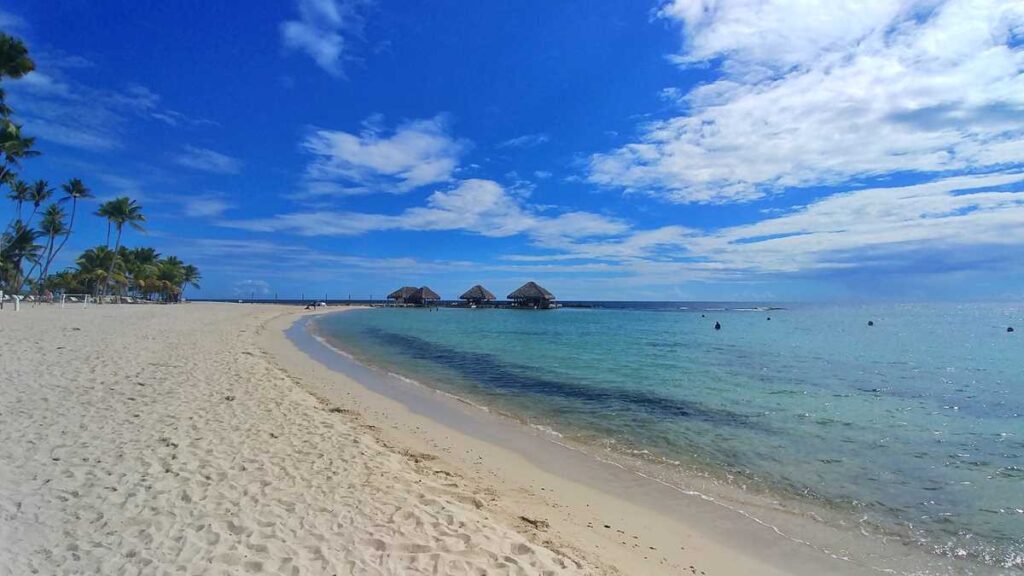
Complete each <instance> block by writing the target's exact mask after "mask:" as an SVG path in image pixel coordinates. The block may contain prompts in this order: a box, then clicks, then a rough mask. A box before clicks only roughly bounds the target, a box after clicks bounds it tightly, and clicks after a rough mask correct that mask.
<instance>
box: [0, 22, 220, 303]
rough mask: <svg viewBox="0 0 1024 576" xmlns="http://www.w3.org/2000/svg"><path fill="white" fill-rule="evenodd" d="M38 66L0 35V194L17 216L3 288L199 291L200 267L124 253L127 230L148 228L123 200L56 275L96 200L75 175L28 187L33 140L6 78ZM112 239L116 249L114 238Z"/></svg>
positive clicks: (10, 230) (113, 203) (6, 250)
mask: <svg viewBox="0 0 1024 576" xmlns="http://www.w3.org/2000/svg"><path fill="white" fill-rule="evenodd" d="M34 69H35V63H34V62H33V61H32V59H31V58H30V57H29V54H28V48H27V47H26V46H25V44H24V43H23V42H22V41H21V40H20V39H17V38H14V37H12V36H9V35H7V34H5V33H3V32H0V190H6V192H7V193H6V197H7V199H8V200H10V201H11V202H12V204H13V206H12V207H13V216H12V217H11V219H10V221H9V222H8V223H7V225H6V226H5V227H4V228H3V232H2V233H0V290H2V291H4V292H5V293H8V294H11V293H13V294H23V293H26V292H28V293H34V294H37V295H39V296H42V295H44V294H46V293H52V292H63V293H67V294H92V295H93V296H106V295H113V294H117V295H132V296H135V297H139V298H144V299H148V300H160V301H163V302H177V301H179V300H180V299H181V295H182V293H183V292H184V290H185V288H186V287H188V286H192V287H195V288H198V287H199V280H200V279H201V276H200V274H199V269H198V268H196V267H195V266H192V265H191V264H185V263H184V262H182V261H181V260H179V259H177V258H175V257H174V256H167V257H161V255H160V254H158V253H157V252H156V250H154V249H153V248H145V247H139V248H126V247H125V246H122V244H121V242H122V239H123V235H124V232H125V227H126V226H127V227H128V228H132V229H134V230H138V231H143V226H142V224H143V223H144V222H145V221H146V217H145V215H144V214H143V212H142V206H140V205H139V204H138V202H136V201H135V200H132V199H131V198H128V197H127V196H123V197H120V198H115V199H113V200H110V201H108V202H104V203H102V204H100V207H99V209H98V210H97V211H96V212H95V215H96V216H99V217H101V218H104V219H106V221H107V239H106V243H105V244H104V245H102V246H96V247H94V248H89V249H88V250H86V251H85V252H82V254H80V255H79V256H78V257H77V258H75V260H74V262H75V264H74V266H71V267H69V268H67V269H65V270H60V271H56V272H54V271H53V270H52V266H53V263H54V262H55V261H56V260H57V257H58V256H60V254H61V252H62V250H63V249H64V246H65V244H67V242H68V239H69V238H70V237H71V234H72V232H73V230H74V227H75V216H76V215H77V213H78V209H79V206H78V204H79V201H80V200H86V199H89V198H92V197H93V193H92V191H91V190H90V189H89V188H88V187H86V185H85V184H84V183H83V182H82V181H81V180H79V179H78V178H72V179H71V180H68V181H67V182H65V183H64V184H61V185H60V186H59V192H58V191H57V189H56V188H55V187H53V186H51V185H50V183H49V182H47V181H46V180H35V181H33V182H27V181H25V180H22V178H21V176H20V172H21V170H22V163H23V162H24V161H25V160H28V159H30V158H33V157H35V156H38V155H39V154H40V152H39V151H37V150H36V149H35V138H33V137H31V136H26V135H24V134H22V131H21V125H20V124H18V123H16V122H15V121H14V119H13V117H12V116H13V111H12V110H11V108H10V107H9V106H8V105H7V101H6V93H5V91H4V87H3V80H4V79H6V78H21V77H23V76H25V75H26V74H29V73H31V72H32V71H33V70H34ZM112 236H113V246H111V239H112V238H111V237H112Z"/></svg>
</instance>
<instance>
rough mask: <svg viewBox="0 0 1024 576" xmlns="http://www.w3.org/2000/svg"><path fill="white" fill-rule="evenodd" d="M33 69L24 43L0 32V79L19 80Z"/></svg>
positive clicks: (34, 67) (34, 66)
mask: <svg viewBox="0 0 1024 576" xmlns="http://www.w3.org/2000/svg"><path fill="white" fill-rule="evenodd" d="M35 69H36V64H35V62H33V61H32V59H31V58H29V57H28V48H27V47H26V46H25V43H24V42H22V41H21V40H19V39H17V38H14V37H13V36H8V35H7V34H4V33H2V32H0V78H3V77H5V76H6V77H8V78H21V77H22V76H24V75H25V74H28V73H29V72H31V71H33V70H35Z"/></svg>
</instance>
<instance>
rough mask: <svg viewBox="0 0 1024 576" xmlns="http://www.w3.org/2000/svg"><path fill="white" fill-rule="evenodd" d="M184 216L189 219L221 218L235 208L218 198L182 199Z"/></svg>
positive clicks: (197, 197)
mask: <svg viewBox="0 0 1024 576" xmlns="http://www.w3.org/2000/svg"><path fill="white" fill-rule="evenodd" d="M182 207H183V209H184V212H185V215H186V216H189V217H191V218H214V217H218V216H222V215H223V214H224V213H225V212H227V211H228V210H230V209H232V208H234V207H235V205H234V204H232V203H231V202H228V201H227V200H225V199H223V198H221V197H219V196H192V197H189V198H184V199H182Z"/></svg>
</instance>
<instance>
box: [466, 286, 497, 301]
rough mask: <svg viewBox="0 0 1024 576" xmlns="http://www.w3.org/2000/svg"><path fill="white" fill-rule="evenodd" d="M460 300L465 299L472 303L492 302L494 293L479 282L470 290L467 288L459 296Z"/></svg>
mask: <svg viewBox="0 0 1024 576" xmlns="http://www.w3.org/2000/svg"><path fill="white" fill-rule="evenodd" d="M459 300H465V301H466V302H469V303H470V304H482V303H484V302H490V301H492V300H494V294H493V293H491V291H490V290H488V289H487V288H484V287H483V286H481V285H479V284H477V285H476V286H473V287H472V288H470V289H469V290H466V291H465V293H463V294H462V296H459Z"/></svg>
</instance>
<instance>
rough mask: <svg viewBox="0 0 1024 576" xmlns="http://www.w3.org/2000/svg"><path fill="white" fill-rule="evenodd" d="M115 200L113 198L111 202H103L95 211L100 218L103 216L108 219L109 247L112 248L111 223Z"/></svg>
mask: <svg viewBox="0 0 1024 576" xmlns="http://www.w3.org/2000/svg"><path fill="white" fill-rule="evenodd" d="M113 202H114V201H113V200H111V201H110V202H104V203H103V204H100V207H99V208H98V209H96V212H95V213H94V214H95V215H96V216H99V217H100V218H103V219H105V220H106V221H107V242H106V246H107V248H110V228H111V224H112V223H113V219H112V217H113V212H112V210H113V206H114V203H113Z"/></svg>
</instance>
